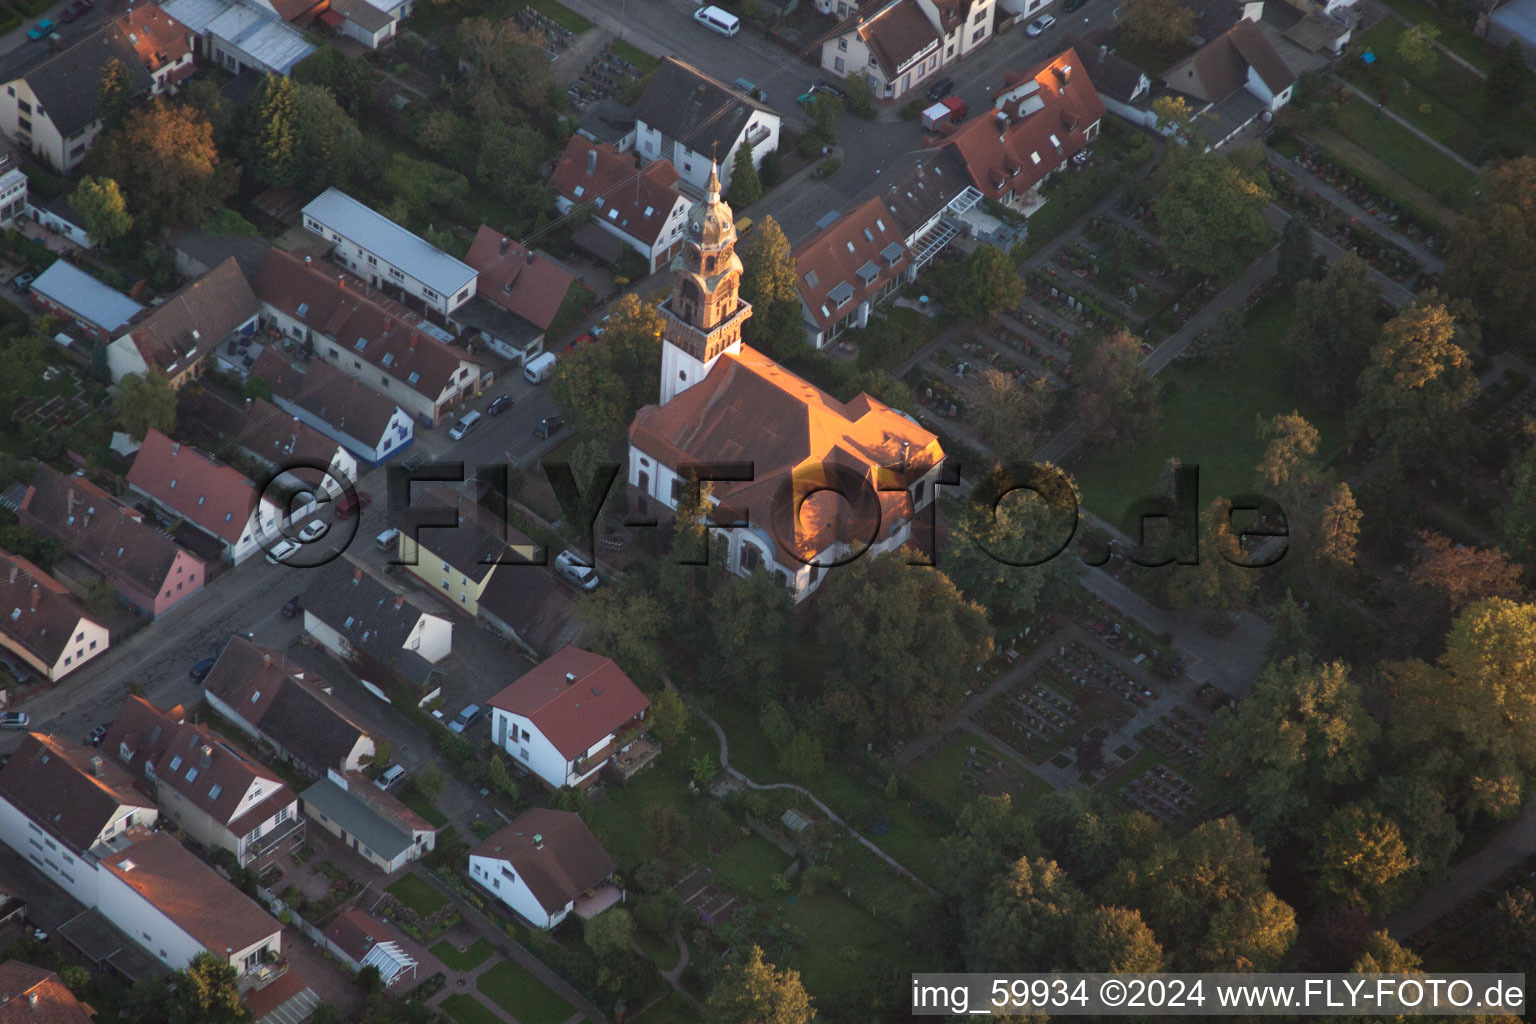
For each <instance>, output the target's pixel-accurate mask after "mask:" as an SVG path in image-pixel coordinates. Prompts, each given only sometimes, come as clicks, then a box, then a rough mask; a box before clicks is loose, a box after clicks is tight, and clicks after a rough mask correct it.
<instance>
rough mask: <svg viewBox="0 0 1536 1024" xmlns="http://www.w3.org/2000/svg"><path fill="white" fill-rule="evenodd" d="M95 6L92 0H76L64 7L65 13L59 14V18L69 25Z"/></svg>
mask: <svg viewBox="0 0 1536 1024" xmlns="http://www.w3.org/2000/svg"><path fill="white" fill-rule="evenodd" d="M93 6H95V5H94V4H93V3H92V2H91V0H75V2H74V3H72V4H70V5H69V6H68V7H66V8H64V13H63V14H61V15H59V20H60V21H62V22H64V23H65V24H66V25H67V24H69V23H70V22H72V21H74V20H75V19H76V18H78V17H80V15H82V14H84V13H85V12H86V11H89V10H90V9H91V8H92V7H93Z"/></svg>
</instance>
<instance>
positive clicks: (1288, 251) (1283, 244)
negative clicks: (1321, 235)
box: [1275, 213, 1316, 291]
mask: <svg viewBox="0 0 1536 1024" xmlns="http://www.w3.org/2000/svg"><path fill="white" fill-rule="evenodd" d="M1315 261H1316V257H1315V256H1314V255H1313V252H1312V227H1311V225H1309V224H1308V223H1307V220H1306V218H1305V217H1303V216H1302V215H1301V214H1300V213H1293V214H1291V218H1290V220H1287V221H1286V222H1285V230H1284V231H1282V232H1281V233H1280V254H1279V264H1278V265H1277V266H1276V268H1275V272H1276V273H1277V274H1279V275H1280V281H1281V283H1282V284H1284V285H1285V288H1286V290H1287V291H1290V290H1291V289H1293V288H1295V287H1296V286H1297V285H1298V284H1300V283H1301V282H1303V281H1310V280H1311V279H1312V268H1313V264H1314V263H1315Z"/></svg>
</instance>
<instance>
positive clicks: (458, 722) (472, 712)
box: [448, 704, 480, 733]
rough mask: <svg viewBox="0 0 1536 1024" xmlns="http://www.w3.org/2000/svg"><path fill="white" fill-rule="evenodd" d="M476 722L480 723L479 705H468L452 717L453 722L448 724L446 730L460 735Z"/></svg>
mask: <svg viewBox="0 0 1536 1024" xmlns="http://www.w3.org/2000/svg"><path fill="white" fill-rule="evenodd" d="M478 721H480V705H479V704H470V705H469V706H467V707H465V708H464V710H463V711H460V712H459V713H458V714H456V715H454V716H453V721H451V722H449V723H448V728H450V729H452V730H453V731H454V732H460V733H461V732H464V731H465V730H467V729H468V728H469V727H470V726H472V725H474V724H475V723H476V722H478Z"/></svg>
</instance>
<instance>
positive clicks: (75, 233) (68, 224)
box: [0, 179, 96, 249]
mask: <svg viewBox="0 0 1536 1024" xmlns="http://www.w3.org/2000/svg"><path fill="white" fill-rule="evenodd" d="M0 180H4V179H0ZM26 199H27V206H26V210H25V213H26V215H27V216H28V217H30V218H31V219H32V220H34V221H36V222H37V223H38V224H39V225H41V226H42V227H44V228H46V229H47V230H49V231H51V232H53V233H54V234H56V235H58V236H59V237H60V238H63V239H64V240H65V241H67V242H71V243H73V244H75V245H78V246H79V247H80V248H82V249H89V248H91V247H92V246H94V245H95V244H96V240H95V239H94V238H92V237H91V233H90V231H89V230H88V229H87V227H86V224H85V218H84V217H82V216H80V212H79V211H78V210H76V209H75V208H74V207H73V206H71V205H70V203H69V196H58V197H56V198H54V199H49V200H47V201H46V202H44V201H41V200H39V201H37V202H34V201H33V197H32V196H30V195H29V196H27V197H26Z"/></svg>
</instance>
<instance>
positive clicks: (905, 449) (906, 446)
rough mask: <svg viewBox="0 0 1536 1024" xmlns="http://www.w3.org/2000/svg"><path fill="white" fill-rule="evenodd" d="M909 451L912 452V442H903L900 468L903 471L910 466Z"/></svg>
mask: <svg viewBox="0 0 1536 1024" xmlns="http://www.w3.org/2000/svg"><path fill="white" fill-rule="evenodd" d="M911 451H912V442H911V441H903V442H901V467H902V468H903V469H905V468H907V466H909V465H911V462H912V458H911V455H910V453H911Z"/></svg>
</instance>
